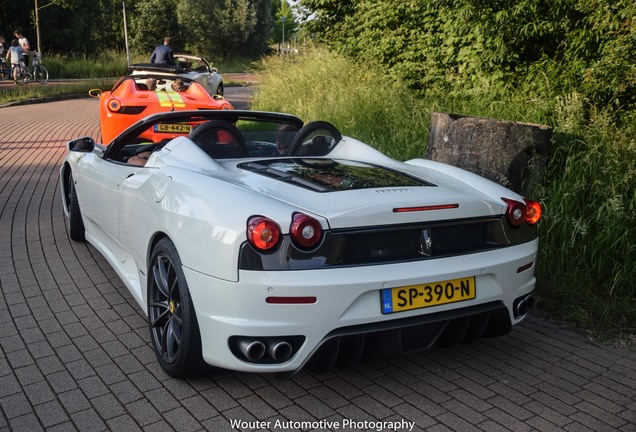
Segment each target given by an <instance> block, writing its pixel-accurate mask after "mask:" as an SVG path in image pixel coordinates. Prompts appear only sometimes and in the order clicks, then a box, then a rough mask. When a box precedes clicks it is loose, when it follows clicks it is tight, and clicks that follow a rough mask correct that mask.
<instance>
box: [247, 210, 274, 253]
mask: <svg viewBox="0 0 636 432" xmlns="http://www.w3.org/2000/svg"><path fill="white" fill-rule="evenodd" d="M280 237H281V231H280V227H279V226H278V224H277V223H276V222H274V221H273V220H271V219H269V218H266V217H263V216H252V217H251V218H250V219H249V220H248V221H247V241H248V242H249V243H250V244H251V245H252V246H254V247H255V248H256V249H258V250H259V251H261V252H267V251H271V250H273V249H274V248H275V247H276V246H277V245H278V241H279V240H280Z"/></svg>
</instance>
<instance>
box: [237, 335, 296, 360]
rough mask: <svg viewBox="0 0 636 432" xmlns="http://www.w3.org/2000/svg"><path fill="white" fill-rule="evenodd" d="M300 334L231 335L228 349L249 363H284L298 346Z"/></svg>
mask: <svg viewBox="0 0 636 432" xmlns="http://www.w3.org/2000/svg"><path fill="white" fill-rule="evenodd" d="M303 341H304V337H302V336H273V337H260V338H255V337H247V336H232V337H231V338H230V341H229V343H230V350H231V351H232V352H233V353H234V355H235V356H237V357H240V358H243V360H247V361H249V362H251V363H263V364H272V363H284V362H286V361H287V360H289V359H290V358H291V357H292V356H293V355H294V353H295V352H296V351H297V350H298V349H299V348H300V346H301V345H302V343H303Z"/></svg>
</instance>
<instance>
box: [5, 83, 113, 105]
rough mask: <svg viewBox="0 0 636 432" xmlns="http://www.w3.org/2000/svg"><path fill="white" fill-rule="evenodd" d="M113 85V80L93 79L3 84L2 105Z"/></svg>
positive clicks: (74, 93)
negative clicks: (60, 82) (21, 84)
mask: <svg viewBox="0 0 636 432" xmlns="http://www.w3.org/2000/svg"><path fill="white" fill-rule="evenodd" d="M112 85H113V81H112V80H105V79H93V80H82V82H78V83H71V84H55V83H47V84H44V85H42V84H38V83H37V82H29V83H28V84H26V85H24V86H15V85H11V86H3V87H2V90H1V91H0V105H2V104H6V103H11V102H24V101H29V100H30V99H47V98H48V99H51V100H54V99H55V98H60V97H68V96H70V95H85V96H88V91H89V90H90V89H93V88H101V89H109V88H111V87H112Z"/></svg>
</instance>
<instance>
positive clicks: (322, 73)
mask: <svg viewBox="0 0 636 432" xmlns="http://www.w3.org/2000/svg"><path fill="white" fill-rule="evenodd" d="M260 68H261V69H262V70H264V71H265V74H264V81H263V83H262V85H261V86H259V90H258V91H257V93H256V95H255V96H254V100H253V102H252V107H253V108H254V109H260V110H269V111H282V112H288V113H290V114H295V115H297V116H299V117H301V118H302V119H303V120H305V121H307V122H308V121H312V120H325V121H330V122H332V123H333V124H335V125H336V126H337V127H338V128H339V129H340V130H341V131H342V133H344V134H345V135H350V136H354V137H356V138H358V139H360V140H362V141H364V142H367V143H369V144H372V145H374V146H375V147H376V148H377V149H378V150H380V151H382V152H385V153H386V154H388V155H390V156H392V157H395V158H397V159H410V158H415V157H424V155H425V151H426V140H427V130H428V127H429V124H430V116H429V114H428V112H427V111H426V110H424V109H423V108H424V107H423V105H422V101H420V100H418V99H416V98H415V97H414V96H413V95H412V94H411V93H410V92H408V91H407V90H406V89H405V88H404V87H403V86H401V85H400V84H399V83H396V82H395V81H394V80H392V79H390V78H389V77H388V76H387V75H386V74H385V73H383V72H382V70H381V69H380V68H375V67H368V66H367V67H365V66H358V65H356V64H354V63H353V62H351V61H350V60H347V59H345V58H343V57H341V56H338V55H336V54H333V53H330V52H326V51H314V52H311V53H309V54H307V55H303V56H297V57H292V58H289V57H270V58H267V59H265V60H263V61H262V63H261V64H260Z"/></svg>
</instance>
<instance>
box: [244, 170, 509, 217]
mask: <svg viewBox="0 0 636 432" xmlns="http://www.w3.org/2000/svg"><path fill="white" fill-rule="evenodd" d="M236 167H237V169H238V171H236V172H234V173H233V174H232V175H231V177H234V178H233V179H232V180H231V181H234V182H235V183H237V184H240V185H242V186H244V187H247V188H249V189H251V190H253V191H255V192H259V193H262V194H265V195H267V196H269V197H271V198H275V199H278V200H280V201H283V202H286V203H288V204H290V205H293V206H295V207H297V208H299V209H302V210H305V211H308V212H312V213H314V214H316V215H320V216H323V217H325V218H326V219H327V220H328V221H329V224H330V226H331V228H334V229H337V228H348V227H363V226H377V225H392V224H401V223H415V222H425V221H440V220H449V219H465V218H476V217H485V216H493V215H500V214H501V213H502V211H503V204H502V203H501V201H499V200H498V199H496V198H493V197H490V196H488V195H487V194H485V193H482V192H480V191H479V190H478V189H476V188H474V187H472V186H470V185H466V184H464V183H462V182H460V181H458V180H456V179H453V178H450V177H449V178H444V179H443V181H439V180H440V177H439V174H438V175H437V176H436V179H435V181H433V180H431V179H428V178H425V177H424V176H422V175H419V174H418V175H416V174H413V173H410V174H409V173H405V172H403V171H401V170H397V169H395V168H388V167H382V166H377V165H371V164H367V163H360V162H351V161H343V160H334V159H323V158H320V159H318V158H316V159H302V158H293V159H291V158H290V159H270V160H259V161H250V162H243V163H239V164H238V165H236ZM232 171H233V170H232Z"/></svg>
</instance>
